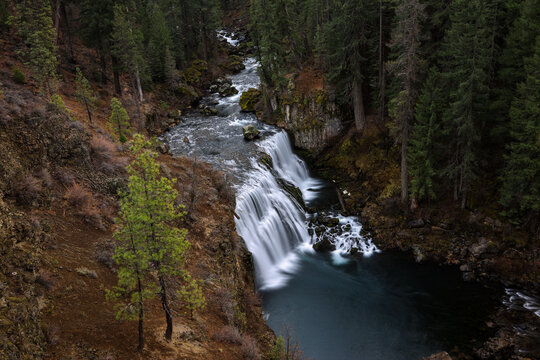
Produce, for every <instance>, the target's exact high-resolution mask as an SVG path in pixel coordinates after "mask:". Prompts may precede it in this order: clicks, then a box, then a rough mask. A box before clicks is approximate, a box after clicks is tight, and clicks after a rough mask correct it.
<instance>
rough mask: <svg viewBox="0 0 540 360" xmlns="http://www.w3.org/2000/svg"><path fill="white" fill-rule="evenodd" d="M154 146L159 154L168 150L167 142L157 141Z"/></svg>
mask: <svg viewBox="0 0 540 360" xmlns="http://www.w3.org/2000/svg"><path fill="white" fill-rule="evenodd" d="M156 147H157V150H158V151H159V152H160V153H161V154H168V153H169V151H170V147H169V144H167V143H163V142H159V143H158V144H157V146H156Z"/></svg>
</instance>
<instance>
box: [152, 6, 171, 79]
mask: <svg viewBox="0 0 540 360" xmlns="http://www.w3.org/2000/svg"><path fill="white" fill-rule="evenodd" d="M150 11H151V13H150V28H149V31H148V34H147V37H148V51H147V57H148V63H149V67H150V71H151V73H152V79H154V81H158V82H161V81H163V80H165V71H166V61H167V53H168V52H169V51H170V49H171V48H172V40H171V35H170V33H169V27H168V25H167V22H166V21H165V17H164V15H163V12H162V11H161V8H160V7H159V6H158V5H157V4H154V5H153V6H152V7H151V10H150Z"/></svg>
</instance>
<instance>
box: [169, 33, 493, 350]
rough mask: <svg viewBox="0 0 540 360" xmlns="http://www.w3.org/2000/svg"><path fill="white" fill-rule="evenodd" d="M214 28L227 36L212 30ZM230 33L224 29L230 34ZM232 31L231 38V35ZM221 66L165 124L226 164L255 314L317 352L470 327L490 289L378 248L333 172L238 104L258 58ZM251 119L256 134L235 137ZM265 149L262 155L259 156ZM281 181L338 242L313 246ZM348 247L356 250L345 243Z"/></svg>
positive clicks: (443, 339) (404, 344) (451, 341)
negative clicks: (323, 176) (219, 80)
mask: <svg viewBox="0 0 540 360" xmlns="http://www.w3.org/2000/svg"><path fill="white" fill-rule="evenodd" d="M222 36H225V35H224V34H222ZM228 39H229V40H230V38H228ZM231 41H232V40H231ZM245 65H246V69H245V70H244V71H242V72H241V73H240V74H237V75H233V76H231V77H230V79H231V80H232V83H233V85H234V86H235V87H236V88H237V89H238V90H239V94H238V95H234V96H230V97H220V96H219V95H217V94H214V95H210V96H208V97H206V98H204V99H203V100H202V104H203V106H210V107H213V108H215V109H216V110H217V112H218V113H217V115H214V116H205V115H202V114H200V113H199V112H198V111H197V110H193V111H192V112H190V113H188V114H187V115H186V116H184V117H183V119H182V123H181V124H180V125H178V126H176V127H175V128H173V129H171V130H170V131H169V132H167V133H166V134H165V135H164V137H165V139H166V140H167V141H168V143H169V145H170V147H171V151H172V153H173V154H174V155H178V156H179V155H182V156H190V157H194V158H198V159H201V160H204V161H206V162H209V163H211V164H213V165H214V166H215V167H217V168H220V169H222V170H224V171H226V172H227V173H228V174H230V177H229V178H230V181H231V182H232V183H233V184H234V186H235V189H236V194H237V205H236V213H237V215H238V216H239V218H238V219H237V221H236V225H237V231H238V233H239V234H240V236H242V238H243V239H244V241H245V242H246V245H247V247H248V249H249V250H250V251H251V252H252V254H253V258H254V263H255V271H256V279H257V286H258V288H259V290H260V292H261V294H262V295H263V304H264V316H265V319H266V320H267V323H268V324H269V325H270V327H272V328H273V329H274V331H275V332H276V333H278V334H282V335H284V336H291V337H294V339H295V340H297V341H298V342H299V344H300V347H301V349H302V350H303V351H304V355H305V356H307V357H308V358H311V359H317V360H327V359H328V360H340V359H366V360H376V359H420V358H421V357H422V356H427V355H430V354H431V353H433V352H436V351H440V350H449V349H451V348H452V347H453V346H456V345H457V346H462V347H464V348H466V347H468V346H470V345H471V344H470V340H471V339H473V338H476V339H478V337H479V336H480V335H479V333H481V330H482V328H483V324H484V322H485V320H486V317H487V315H488V314H489V312H490V311H492V310H493V308H494V306H495V305H496V301H497V300H494V299H493V296H491V293H490V292H489V291H487V290H485V289H483V288H481V287H479V286H475V285H472V284H467V283H464V282H463V281H461V278H460V275H459V273H458V272H457V271H454V270H450V269H443V268H440V267H437V266H434V265H433V266H430V265H422V266H421V265H418V264H416V263H414V262H413V261H411V260H409V257H407V256H405V255H403V254H398V253H392V252H388V253H387V252H385V253H380V251H379V250H378V249H377V247H376V246H375V245H374V244H373V243H372V242H371V240H370V239H367V238H364V237H363V236H362V235H361V233H360V230H361V228H362V225H361V224H360V222H359V221H358V219H357V218H355V217H345V216H341V215H340V214H339V213H338V212H337V211H336V210H335V208H337V199H336V192H335V188H334V187H333V186H332V184H330V183H327V182H325V181H323V180H320V179H316V178H313V177H312V176H311V175H310V172H309V169H308V167H307V166H306V163H305V162H304V161H303V160H302V159H300V158H299V157H298V156H297V155H296V154H295V153H294V151H293V149H292V147H291V143H290V140H289V136H288V135H287V133H286V132H285V131H283V130H281V129H278V128H276V127H273V126H269V125H266V124H263V123H260V122H258V121H257V119H256V117H255V116H254V115H253V114H249V113H242V112H240V106H239V105H238V100H239V98H240V94H241V93H242V92H243V91H246V90H247V89H249V88H252V87H254V88H256V87H258V86H259V77H258V75H257V65H258V64H257V63H256V61H254V60H253V59H248V60H246V62H245ZM248 124H252V125H254V126H256V127H257V128H258V129H259V130H260V132H261V138H260V139H259V140H256V141H255V142H247V141H245V140H244V139H243V135H242V127H243V126H245V125H248ZM263 153H265V154H268V155H270V156H271V158H272V166H271V167H268V166H266V165H264V164H263V163H262V162H261V161H260V158H261V156H262V155H263ZM283 183H288V184H294V185H295V186H296V187H298V188H299V189H300V191H301V193H302V198H303V201H304V202H305V203H306V205H308V206H316V207H317V208H318V209H322V210H321V212H322V213H321V214H316V215H315V216H322V215H324V216H327V215H331V216H333V217H334V218H337V219H338V220H339V224H337V228H338V229H339V231H330V230H329V229H326V228H324V227H323V229H322V233H323V234H326V236H329V237H330V238H331V241H332V242H333V243H334V244H335V245H336V247H337V249H336V250H335V251H333V252H331V253H329V254H317V253H315V252H314V251H313V249H312V244H313V243H314V242H315V241H317V238H318V236H321V235H322V234H321V232H319V235H317V234H316V232H314V231H312V230H313V229H311V230H310V226H309V218H310V216H313V215H309V214H307V213H306V212H305V211H304V209H303V208H302V206H301V205H300V204H299V203H298V201H297V200H296V199H295V198H294V197H293V196H291V195H290V193H289V192H288V191H286V190H285V187H284V186H283ZM351 250H354V252H355V253H357V255H356V256H355V257H351V256H349V255H347V254H348V253H349V252H350V251H351Z"/></svg>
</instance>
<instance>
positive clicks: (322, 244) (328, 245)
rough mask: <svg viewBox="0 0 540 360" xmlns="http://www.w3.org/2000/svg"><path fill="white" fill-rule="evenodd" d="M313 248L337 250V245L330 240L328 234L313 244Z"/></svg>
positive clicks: (322, 250)
mask: <svg viewBox="0 0 540 360" xmlns="http://www.w3.org/2000/svg"><path fill="white" fill-rule="evenodd" d="M313 250H315V251H316V252H332V251H334V250H336V246H335V245H334V244H333V243H332V242H331V241H330V238H329V237H328V236H323V238H322V239H321V240H319V241H318V242H316V243H315V244H314V245H313Z"/></svg>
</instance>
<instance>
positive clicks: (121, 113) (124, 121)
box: [109, 98, 130, 142]
mask: <svg viewBox="0 0 540 360" xmlns="http://www.w3.org/2000/svg"><path fill="white" fill-rule="evenodd" d="M109 126H110V127H111V129H113V131H114V132H115V133H116V135H117V136H118V139H119V140H120V142H126V141H127V139H128V136H129V134H130V131H129V127H130V123H129V115H128V113H127V111H126V109H124V107H123V106H122V103H121V102H120V100H118V99H117V98H112V99H111V117H110V118H109Z"/></svg>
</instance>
